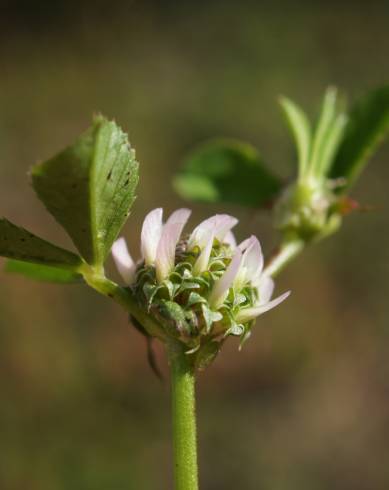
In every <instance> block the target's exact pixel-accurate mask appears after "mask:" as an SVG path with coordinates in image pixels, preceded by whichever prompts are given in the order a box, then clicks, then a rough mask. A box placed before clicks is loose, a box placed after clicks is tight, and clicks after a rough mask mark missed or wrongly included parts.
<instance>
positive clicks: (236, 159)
mask: <svg viewBox="0 0 389 490" xmlns="http://www.w3.org/2000/svg"><path fill="white" fill-rule="evenodd" d="M173 185H174V188H175V190H176V191H177V192H178V194H179V195H180V196H181V197H183V198H184V199H188V200H193V201H200V202H207V203H212V202H228V203H233V204H240V205H243V206H252V207H259V206H264V205H266V204H267V203H268V202H269V201H271V200H272V199H273V198H274V197H275V196H276V194H277V193H278V192H279V191H280V189H281V187H282V184H281V181H280V179H279V178H278V177H275V176H274V175H273V174H271V173H270V172H269V171H268V170H267V169H266V167H265V166H264V164H263V162H262V159H261V157H260V155H259V154H258V152H257V150H256V149H255V148H254V147H253V146H251V145H249V144H247V143H241V142H239V141H235V140H228V139H220V140H213V141H210V142H207V143H205V144H202V145H201V146H199V147H198V148H197V149H196V150H195V151H194V152H193V153H192V154H191V155H190V156H189V158H188V159H187V160H186V162H185V163H184V166H183V168H182V169H181V170H180V171H179V173H178V174H177V175H176V176H175V178H174V181H173Z"/></svg>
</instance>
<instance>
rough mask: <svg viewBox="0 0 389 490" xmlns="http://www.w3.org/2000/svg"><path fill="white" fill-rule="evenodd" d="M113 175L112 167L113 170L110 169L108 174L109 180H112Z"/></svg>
mask: <svg viewBox="0 0 389 490" xmlns="http://www.w3.org/2000/svg"><path fill="white" fill-rule="evenodd" d="M111 177H112V168H111V170H110V171H109V174H108V175H107V180H110V179H111Z"/></svg>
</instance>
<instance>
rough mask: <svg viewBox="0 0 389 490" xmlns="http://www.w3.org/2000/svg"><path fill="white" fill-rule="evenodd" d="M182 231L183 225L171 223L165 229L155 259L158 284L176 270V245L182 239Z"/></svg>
mask: <svg viewBox="0 0 389 490" xmlns="http://www.w3.org/2000/svg"><path fill="white" fill-rule="evenodd" d="M181 230H182V223H169V224H166V225H165V226H164V227H163V230H162V235H161V239H160V241H159V244H158V248H157V256H156V258H155V268H156V272H157V280H158V282H162V281H163V280H164V279H166V278H167V277H168V275H169V274H170V273H171V271H172V270H173V268H174V260H175V256H176V245H177V242H178V240H179V238H180V235H181Z"/></svg>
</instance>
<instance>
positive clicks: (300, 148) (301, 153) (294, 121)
mask: <svg viewBox="0 0 389 490" xmlns="http://www.w3.org/2000/svg"><path fill="white" fill-rule="evenodd" d="M280 105H281V108H282V110H283V112H284V115H285V119H286V121H287V123H288V126H289V129H290V131H291V133H292V136H293V138H294V141H295V144H296V147H297V157H298V167H299V175H304V173H305V172H306V170H307V168H308V164H309V153H310V148H311V126H310V124H309V120H308V118H307V116H306V114H305V112H304V111H303V110H302V109H301V108H300V107H299V106H298V105H297V104H295V103H294V102H293V101H291V100H290V99H288V98H286V97H281V98H280Z"/></svg>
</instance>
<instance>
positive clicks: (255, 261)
mask: <svg viewBox="0 0 389 490" xmlns="http://www.w3.org/2000/svg"><path fill="white" fill-rule="evenodd" d="M249 240H250V242H251V243H250V245H249V246H248V247H247V248H246V250H245V252H244V254H243V264H244V267H246V269H247V274H246V280H247V281H255V280H256V279H257V278H258V277H259V276H260V274H261V272H262V269H263V254H262V250H261V244H260V243H259V240H258V238H257V237H255V236H254V235H253V236H251V237H250V238H249Z"/></svg>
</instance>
